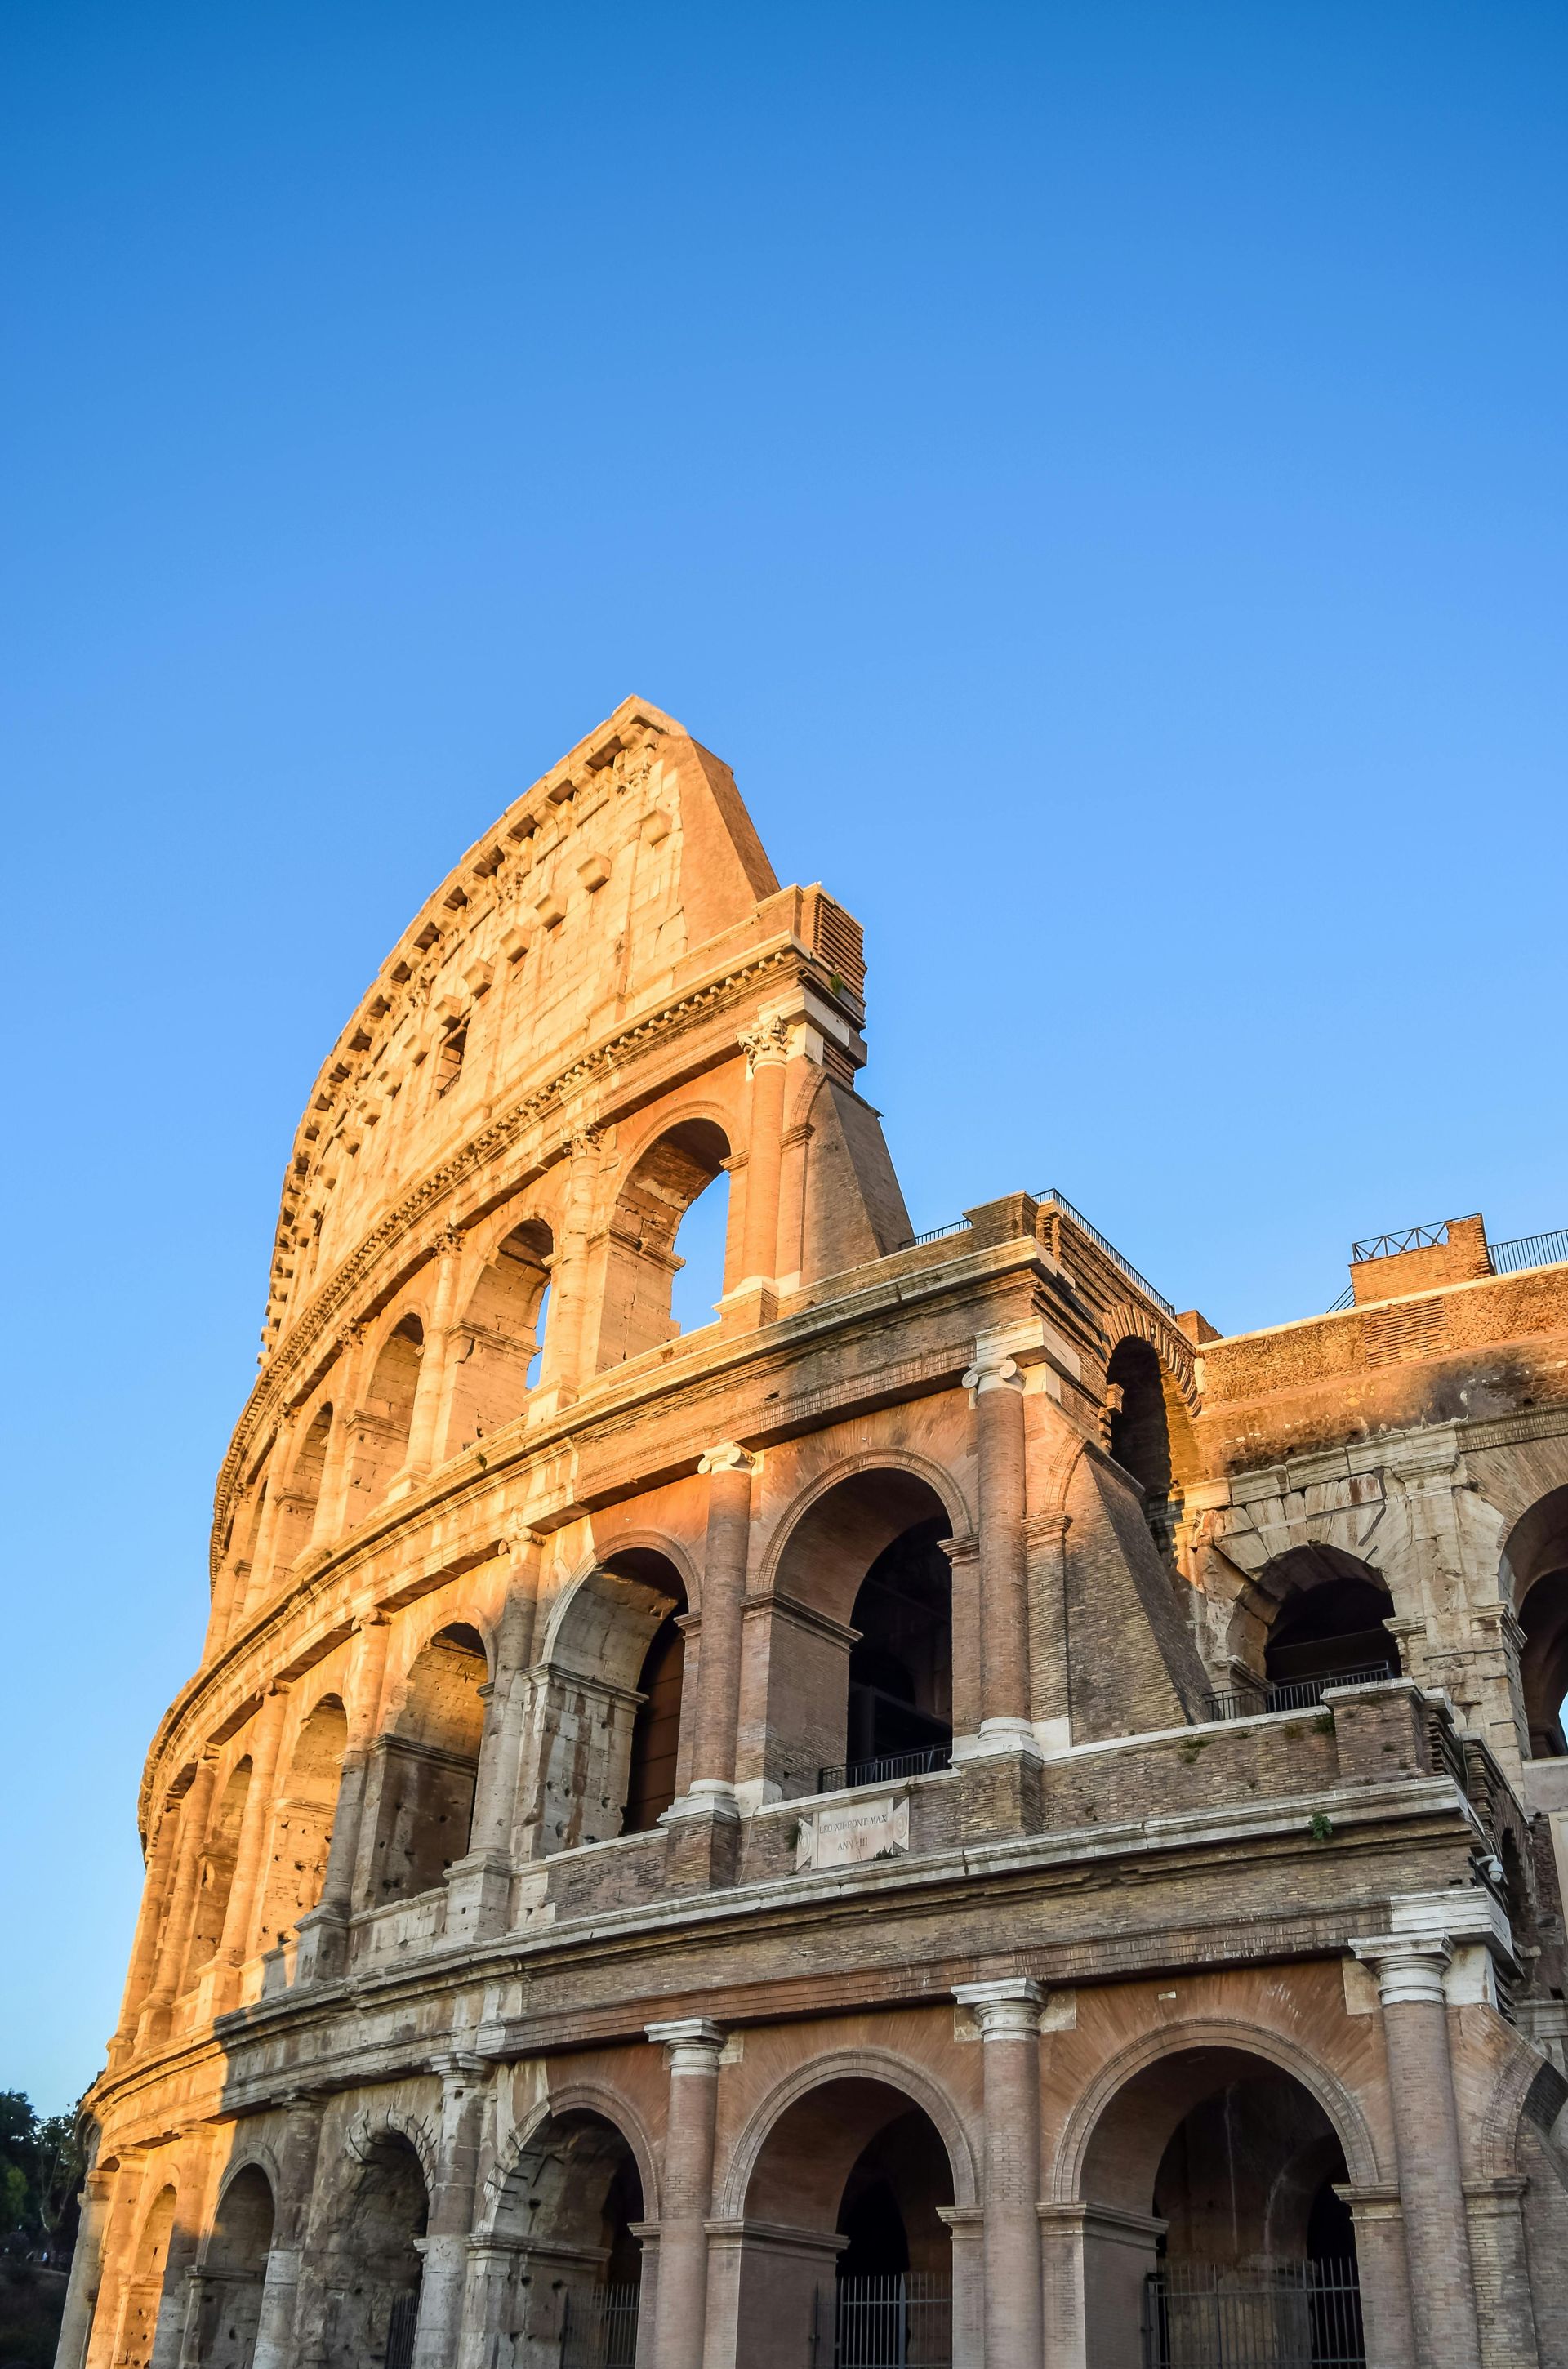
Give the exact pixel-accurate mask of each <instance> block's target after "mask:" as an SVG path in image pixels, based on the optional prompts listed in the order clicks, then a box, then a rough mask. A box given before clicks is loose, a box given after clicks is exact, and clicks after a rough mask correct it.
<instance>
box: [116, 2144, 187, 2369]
mask: <svg viewBox="0 0 1568 2369" xmlns="http://www.w3.org/2000/svg"><path fill="white" fill-rule="evenodd" d="M174 2212H175V2192H174V2190H173V2188H172V2187H171V2188H161V2189H160V2190H159V2191H158V2193H157V2195H156V2196H155V2198H154V2200H153V2203H152V2205H151V2207H150V2209H149V2211H148V2214H147V2217H146V2219H145V2221H143V2224H142V2236H141V2238H140V2240H139V2242H138V2244H137V2248H136V2252H135V2257H134V2259H133V2260H132V2270H131V2276H130V2278H129V2279H128V2280H127V2281H126V2283H125V2301H124V2304H123V2306H121V2309H120V2341H119V2343H118V2344H117V2345H116V2346H115V2348H114V2356H113V2357H114V2363H115V2369H148V2364H149V2363H151V2361H152V2358H153V2344H154V2340H155V2338H156V2336H157V2332H158V2315H159V2311H160V2309H161V2307H162V2304H163V2299H164V2286H165V2283H166V2279H167V2276H168V2264H169V2249H170V2247H171V2246H172V2245H173V2243H174Z"/></svg>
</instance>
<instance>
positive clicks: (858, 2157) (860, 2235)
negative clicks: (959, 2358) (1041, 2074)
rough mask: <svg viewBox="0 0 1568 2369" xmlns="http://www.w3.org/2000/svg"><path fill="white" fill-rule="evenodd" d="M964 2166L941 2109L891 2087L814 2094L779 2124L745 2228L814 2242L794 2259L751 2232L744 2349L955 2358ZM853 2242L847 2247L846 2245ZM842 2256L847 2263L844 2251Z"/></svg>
mask: <svg viewBox="0 0 1568 2369" xmlns="http://www.w3.org/2000/svg"><path fill="white" fill-rule="evenodd" d="M954 2201H955V2200H954V2189H953V2169H952V2164H951V2162H950V2160H949V2157H948V2153H947V2149H946V2146H944V2142H943V2139H942V2135H941V2133H940V2132H939V2131H938V2130H937V2128H936V2126H935V2124H934V2123H933V2122H932V2120H931V2118H930V2116H929V2115H928V2114H927V2113H926V2112H924V2111H923V2109H921V2107H919V2106H916V2105H913V2104H912V2103H911V2102H910V2099H909V2098H907V2097H906V2096H904V2095H903V2094H902V2093H901V2092H900V2091H899V2090H898V2089H894V2088H893V2087H892V2086H891V2085H890V2084H889V2083H887V2082H884V2081H876V2080H864V2079H853V2078H852V2079H842V2080H833V2081H826V2082H824V2083H823V2084H822V2085H821V2087H820V2088H819V2089H812V2090H809V2091H808V2092H807V2095H806V2096H805V2097H804V2098H799V2099H797V2100H795V2103H794V2104H793V2105H792V2106H790V2107H789V2108H787V2109H786V2111H785V2112H784V2113H783V2114H782V2115H781V2116H780V2117H779V2120H778V2121H777V2123H775V2124H774V2126H773V2129H772V2131H770V2132H769V2134H768V2136H767V2139H766V2140H765V2141H764V2143H763V2146H762V2149H761V2153H760V2155H759V2157H758V2158H757V2163H756V2166H755V2169H753V2171H752V2174H751V2178H750V2183H749V2185H748V2189H747V2195H746V2214H745V2225H744V2226H746V2227H747V2228H748V2229H750V2228H752V2227H756V2228H757V2229H759V2230H761V2229H762V2228H765V2227H766V2226H767V2225H768V2224H769V2223H773V2222H779V2221H784V2220H785V2218H786V2215H787V2224H788V2226H790V2227H791V2228H792V2230H793V2231H795V2233H796V2234H797V2237H798V2238H799V2239H800V2240H807V2239H808V2237H809V2235H810V2234H811V2233H816V2235H817V2237H818V2243H817V2244H816V2245H812V2244H810V2243H809V2242H800V2243H797V2245H796V2246H795V2247H794V2248H792V2249H791V2251H790V2255H789V2257H788V2260H787V2262H779V2263H777V2264H776V2266H775V2264H774V2263H773V2262H772V2261H770V2260H769V2256H768V2252H767V2249H765V2247H763V2246H761V2245H758V2246H755V2247H753V2246H751V2245H749V2244H747V2243H746V2242H745V2241H744V2240H743V2242H742V2247H741V2262H740V2328H741V2333H742V2349H741V2356H740V2357H742V2358H744V2357H747V2351H748V2347H751V2348H755V2349H756V2350H757V2353H758V2357H759V2358H761V2357H762V2351H763V2345H764V2340H767V2341H766V2353H767V2357H769V2358H774V2359H779V2360H784V2359H796V2360H807V2359H810V2358H812V2357H813V2352H812V2349H811V2347H810V2338H811V2335H812V2332H813V2330H815V2331H816V2336H817V2345H816V2348H815V2357H816V2358H817V2359H818V2360H823V2361H835V2360H837V2361H840V2362H843V2363H850V2362H866V2363H893V2362H907V2363H910V2364H914V2363H920V2362H932V2363H945V2362H948V2361H951V2360H952V2358H953V2352H952V2339H953V2249H952V2240H951V2237H949V2234H948V2227H947V2224H946V2223H945V2222H944V2219H943V2217H942V2216H943V2214H944V2211H951V2209H952V2206H953V2203H954ZM835 2239H837V2240H839V2241H841V2242H840V2243H839V2244H838V2245H835V2244H834V2240H835ZM835 2255H836V2260H834V2259H832V2258H833V2256H835Z"/></svg>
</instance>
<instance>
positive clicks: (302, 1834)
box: [258, 1689, 349, 1950]
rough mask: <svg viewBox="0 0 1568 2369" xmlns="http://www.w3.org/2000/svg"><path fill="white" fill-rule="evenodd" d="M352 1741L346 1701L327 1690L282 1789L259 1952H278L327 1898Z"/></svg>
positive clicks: (306, 1715)
mask: <svg viewBox="0 0 1568 2369" xmlns="http://www.w3.org/2000/svg"><path fill="white" fill-rule="evenodd" d="M348 1741H349V1721H348V1714H347V1712H346V1711H345V1710H344V1708H343V1699H342V1697H341V1696H340V1695H339V1694H338V1693H337V1692H336V1691H334V1690H331V1689H326V1690H324V1691H323V1692H322V1693H321V1694H319V1695H318V1696H317V1697H316V1699H315V1701H314V1702H313V1703H312V1704H311V1706H310V1708H309V1710H308V1711H303V1713H302V1714H301V1716H300V1717H299V1719H298V1721H297V1722H296V1725H295V1728H294V1736H293V1743H292V1747H291V1750H290V1754H289V1759H288V1764H287V1767H286V1768H285V1769H284V1771H283V1775H282V1779H281V1782H280V1785H279V1788H278V1791H277V1797H276V1803H275V1807H274V1810H273V1816H272V1830H271V1835H270V1837H269V1847H268V1860H267V1871H266V1875H265V1878H264V1881H263V1887H262V1894H261V1917H260V1933H259V1938H258V1948H259V1949H262V1950H272V1949H276V1948H277V1947H278V1945H279V1944H280V1942H281V1941H282V1940H284V1938H285V1937H286V1936H287V1935H288V1934H290V1933H292V1931H293V1929H294V1928H295V1927H296V1926H297V1925H298V1923H299V1920H300V1918H301V1917H303V1916H304V1914H305V1913H306V1911H307V1910H308V1909H312V1908H314V1907H315V1905H316V1903H317V1902H318V1901H319V1900H320V1898H321V1888H322V1885H323V1884H324V1883H326V1855H327V1852H328V1850H329V1849H330V1848H331V1843H332V1825H333V1820H334V1819H335V1818H336V1816H337V1814H338V1785H339V1782H340V1781H341V1778H342V1773H343V1755H344V1752H345V1750H346V1749H347V1746H348Z"/></svg>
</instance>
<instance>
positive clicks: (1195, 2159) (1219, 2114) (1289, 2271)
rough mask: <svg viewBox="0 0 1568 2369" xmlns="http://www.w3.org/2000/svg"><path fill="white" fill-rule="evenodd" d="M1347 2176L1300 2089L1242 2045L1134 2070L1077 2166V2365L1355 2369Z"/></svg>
mask: <svg viewBox="0 0 1568 2369" xmlns="http://www.w3.org/2000/svg"><path fill="white" fill-rule="evenodd" d="M1348 2179H1349V2171H1348V2168H1347V2166H1346V2162H1345V2149H1344V2146H1343V2145H1342V2143H1341V2140H1340V2138H1339V2134H1338V2133H1337V2132H1336V2131H1335V2129H1334V2127H1333V2123H1331V2121H1330V2120H1329V2117H1328V2115H1327V2114H1326V2113H1325V2112H1324V2111H1323V2109H1322V2106H1321V2105H1320V2104H1319V2102H1318V2100H1317V2099H1316V2098H1314V2097H1313V2095H1312V2093H1311V2092H1310V2089H1307V2087H1306V2086H1305V2084H1304V2083H1302V2082H1300V2081H1298V2080H1296V2079H1295V2078H1294V2077H1292V2076H1291V2075H1290V2074H1288V2073H1285V2072H1282V2071H1281V2070H1280V2069H1279V2068H1278V2067H1277V2066H1274V2065H1271V2064H1269V2063H1268V2062H1267V2061H1266V2060H1265V2059H1264V2058H1262V2057H1258V2056H1254V2055H1253V2054H1250V2053H1249V2052H1248V2051H1246V2050H1245V2049H1242V2048H1229V2047H1198V2048H1188V2049H1179V2050H1176V2051H1174V2052H1173V2054H1170V2055H1168V2056H1162V2057H1161V2058H1159V2059H1158V2060H1157V2062H1156V2063H1154V2064H1152V2065H1150V2066H1145V2067H1144V2068H1143V2070H1142V2071H1141V2072H1139V2073H1136V2074H1134V2075H1133V2076H1132V2077H1131V2078H1130V2079H1129V2080H1128V2081H1127V2082H1126V2083H1125V2084H1124V2085H1123V2087H1122V2088H1121V2089H1118V2090H1117V2091H1116V2095H1115V2097H1114V2098H1113V2099H1112V2100H1110V2103H1109V2104H1108V2105H1107V2106H1106V2107H1105V2109H1104V2112H1103V2113H1102V2114H1101V2116H1100V2119H1099V2121H1098V2123H1096V2125H1095V2128H1094V2131H1093V2135H1092V2136H1091V2138H1090V2141H1089V2144H1088V2146H1087V2147H1086V2149H1085V2151H1084V2157H1083V2167H1082V2180H1081V2183H1080V2185H1081V2193H1082V2198H1083V2200H1084V2202H1085V2203H1087V2204H1088V2205H1089V2206H1090V2208H1091V2210H1090V2213H1089V2215H1088V2216H1087V2217H1086V2220H1085V2225H1084V2227H1085V2238H1084V2254H1083V2318H1084V2329H1085V2333H1086V2336H1087V2340H1088V2343H1087V2352H1086V2360H1087V2363H1088V2369H1121V2364H1122V2363H1124V2362H1127V2361H1137V2360H1139V2358H1141V2359H1142V2360H1143V2361H1144V2362H1145V2363H1147V2364H1148V2369H1186V2364H1189V2363H1201V2362H1207V2361H1208V2360H1210V2359H1214V2360H1225V2361H1230V2360H1237V2361H1241V2360H1249V2361H1250V2360H1258V2361H1267V2362H1269V2363H1271V2364H1273V2363H1277V2364H1278V2369H1319V2364H1326V2363H1333V2364H1334V2369H1341V2364H1354V2363H1360V2362H1361V2361H1363V2360H1364V2358H1365V2351H1364V2344H1363V2338H1362V2330H1361V2305H1360V2295H1359V2288H1358V2283H1357V2278H1358V2274H1357V2270H1356V2235H1355V2230H1354V2227H1353V2226H1352V2223H1351V2216H1350V2213H1349V2209H1348V2207H1347V2206H1346V2205H1345V2203H1344V2200H1343V2199H1342V2198H1341V2197H1340V2196H1339V2195H1337V2194H1336V2193H1335V2191H1336V2189H1338V2188H1341V2187H1344V2186H1345V2184H1346V2183H1347V2181H1348ZM1095 2207H1098V2208H1099V2212H1098V2214H1096V2212H1095V2211H1094V2210H1093V2208H1095ZM1140 2231H1141V2232H1142V2233H1144V2234H1143V2237H1142V2242H1141V2243H1139V2232H1140ZM1140 2348H1141V2352H1140Z"/></svg>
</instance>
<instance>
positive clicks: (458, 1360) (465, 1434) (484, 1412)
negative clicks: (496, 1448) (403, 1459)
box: [446, 1218, 555, 1455]
mask: <svg viewBox="0 0 1568 2369" xmlns="http://www.w3.org/2000/svg"><path fill="white" fill-rule="evenodd" d="M554 1259H555V1238H554V1236H553V1235H552V1233H551V1231H550V1229H549V1227H548V1226H547V1225H546V1224H545V1223H544V1219H542V1218H525V1219H523V1221H522V1222H521V1225H516V1226H514V1227H513V1228H512V1230H511V1231H510V1233H509V1234H508V1235H507V1237H506V1239H505V1241H504V1242H501V1243H499V1244H498V1247H497V1248H496V1250H495V1252H494V1253H492V1255H491V1258H490V1261H489V1264H488V1265H486V1269H485V1271H484V1273H483V1275H482V1276H480V1278H479V1280H478V1282H477V1283H476V1284H475V1287H474V1293H473V1297H472V1298H471V1299H470V1300H469V1302H468V1306H467V1308H466V1310H464V1317H463V1322H461V1323H460V1324H459V1325H458V1326H457V1327H456V1328H455V1331H454V1333H453V1336H452V1346H451V1347H450V1349H449V1350H448V1353H447V1354H448V1360H449V1367H450V1370H451V1374H452V1396H451V1402H450V1409H449V1413H448V1416H447V1424H446V1452H447V1453H448V1455H456V1454H457V1453H458V1452H459V1451H460V1450H462V1449H463V1448H471V1447H472V1446H473V1445H474V1443H475V1440H478V1439H483V1438H486V1436H488V1435H489V1434H490V1433H491V1432H493V1431H499V1430H500V1428H501V1427H502V1425H504V1424H509V1423H512V1422H515V1421H516V1419H517V1417H518V1416H519V1415H520V1414H521V1413H522V1412H523V1409H524V1407H525V1406H526V1404H527V1401H528V1391H529V1375H530V1372H531V1370H532V1367H533V1364H534V1360H535V1358H536V1357H537V1356H538V1353H539V1350H540V1347H541V1345H542V1343H543V1340H544V1322H543V1316H544V1299H545V1295H546V1293H547V1292H548V1290H549V1287H550V1268H551V1265H552V1264H553V1262H554Z"/></svg>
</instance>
